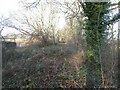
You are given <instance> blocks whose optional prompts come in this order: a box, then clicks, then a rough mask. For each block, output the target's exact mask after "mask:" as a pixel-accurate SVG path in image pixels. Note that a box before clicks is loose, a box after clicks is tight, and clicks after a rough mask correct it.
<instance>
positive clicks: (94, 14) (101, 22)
mask: <svg viewBox="0 0 120 90" xmlns="http://www.w3.org/2000/svg"><path fill="white" fill-rule="evenodd" d="M109 5H110V3H109V2H84V4H83V10H84V15H85V16H86V17H87V19H86V20H85V26H84V30H85V35H86V36H85V37H86V42H87V47H86V57H87V60H86V68H87V76H86V84H87V87H88V88H94V87H100V86H101V85H102V74H103V73H102V65H101V56H100V50H101V46H102V44H103V42H104V41H105V39H106V32H107V24H106V22H107V20H108V18H109V14H108V13H109V11H108V8H109Z"/></svg>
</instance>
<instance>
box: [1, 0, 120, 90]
mask: <svg viewBox="0 0 120 90" xmlns="http://www.w3.org/2000/svg"><path fill="white" fill-rule="evenodd" d="M21 5H22V7H23V9H24V10H23V11H19V12H17V13H14V14H13V15H12V14H11V17H10V18H4V17H0V18H1V20H0V24H1V28H0V30H1V32H2V30H3V28H4V27H9V28H12V29H16V30H17V31H19V33H20V34H19V35H18V34H16V35H15V34H14V35H12V36H14V37H15V38H18V37H19V38H20V39H22V41H21V42H22V43H24V44H25V45H24V46H21V47H16V48H10V47H9V48H7V47H6V48H2V88H3V89H5V88H6V89H7V88H28V89H32V88H120V25H119V19H120V9H119V8H120V2H116V3H113V2H111V1H109V2H90V1H89V2H87V1H86V0H83V1H81V0H61V1H60V0H36V1H34V2H28V1H27V0H25V1H24V0H21ZM115 24H118V25H117V26H118V28H116V27H115ZM7 37H9V35H8V36H7ZM1 38H4V41H5V36H2V37H1Z"/></svg>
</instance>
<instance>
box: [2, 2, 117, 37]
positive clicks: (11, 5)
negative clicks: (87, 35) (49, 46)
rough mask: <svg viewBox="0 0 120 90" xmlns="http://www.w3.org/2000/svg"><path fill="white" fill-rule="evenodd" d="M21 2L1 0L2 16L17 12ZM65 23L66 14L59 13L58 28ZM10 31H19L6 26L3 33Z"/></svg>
mask: <svg viewBox="0 0 120 90" xmlns="http://www.w3.org/2000/svg"><path fill="white" fill-rule="evenodd" d="M27 1H30V2H31V1H35V0H27ZM60 1H61V0H60ZM62 1H63V0H62ZM113 1H114V2H116V1H118V0H113ZM19 3H20V0H0V16H1V15H3V16H6V17H7V16H9V14H10V13H14V12H17V11H18V10H20V9H21V7H20V4H19ZM114 12H115V11H114ZM61 23H62V24H61ZM64 25H65V20H64V15H63V14H59V21H58V28H59V29H62V28H63V27H64ZM117 27H118V24H117V23H116V24H115V26H114V29H117ZM9 33H18V31H16V30H15V29H11V28H9V29H8V28H6V29H4V31H3V32H2V35H6V34H9Z"/></svg>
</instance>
